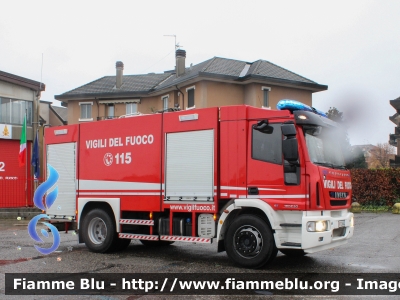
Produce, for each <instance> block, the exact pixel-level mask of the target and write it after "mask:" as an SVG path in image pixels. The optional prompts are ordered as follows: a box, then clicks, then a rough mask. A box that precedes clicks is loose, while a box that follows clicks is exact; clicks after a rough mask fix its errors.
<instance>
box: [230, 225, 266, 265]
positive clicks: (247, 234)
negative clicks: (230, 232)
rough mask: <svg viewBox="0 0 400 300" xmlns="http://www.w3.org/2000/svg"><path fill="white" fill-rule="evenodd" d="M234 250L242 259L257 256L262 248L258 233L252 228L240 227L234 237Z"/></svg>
mask: <svg viewBox="0 0 400 300" xmlns="http://www.w3.org/2000/svg"><path fill="white" fill-rule="evenodd" d="M234 243H235V249H236V251H237V253H238V254H239V255H240V256H242V257H244V258H253V257H255V256H257V255H258V254H259V253H260V251H261V248H262V237H261V234H260V232H259V231H258V230H257V229H256V228H254V227H252V226H242V227H241V228H239V229H238V230H237V231H236V233H235V235H234Z"/></svg>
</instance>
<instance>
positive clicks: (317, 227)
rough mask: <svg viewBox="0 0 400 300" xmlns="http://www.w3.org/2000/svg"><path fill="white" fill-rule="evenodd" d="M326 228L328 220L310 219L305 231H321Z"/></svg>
mask: <svg viewBox="0 0 400 300" xmlns="http://www.w3.org/2000/svg"><path fill="white" fill-rule="evenodd" d="M327 230H328V221H311V222H307V231H309V232H322V231H327Z"/></svg>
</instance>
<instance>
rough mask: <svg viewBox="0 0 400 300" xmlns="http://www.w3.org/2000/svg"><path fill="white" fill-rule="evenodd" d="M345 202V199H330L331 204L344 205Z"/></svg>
mask: <svg viewBox="0 0 400 300" xmlns="http://www.w3.org/2000/svg"><path fill="white" fill-rule="evenodd" d="M346 204H347V200H331V206H344V205H346Z"/></svg>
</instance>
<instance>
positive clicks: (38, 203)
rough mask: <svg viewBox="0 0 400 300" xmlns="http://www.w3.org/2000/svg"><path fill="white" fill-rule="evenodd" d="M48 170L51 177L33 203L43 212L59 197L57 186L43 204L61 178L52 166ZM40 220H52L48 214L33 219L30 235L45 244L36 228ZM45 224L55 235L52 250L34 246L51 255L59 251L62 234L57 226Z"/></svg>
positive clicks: (37, 192)
mask: <svg viewBox="0 0 400 300" xmlns="http://www.w3.org/2000/svg"><path fill="white" fill-rule="evenodd" d="M47 168H48V170H49V177H48V178H47V180H46V181H45V182H43V183H42V184H41V185H40V186H39V187H38V188H37V189H36V191H35V194H34V196H33V203H34V204H35V206H36V207H37V208H39V209H41V210H43V211H46V210H48V209H49V208H50V207H51V206H52V205H53V203H54V202H55V201H56V199H57V195H58V186H56V187H55V188H54V189H53V190H52V191H51V192H50V193H48V194H47V195H46V198H45V201H44V202H45V203H43V197H44V195H45V194H46V192H47V191H48V190H50V189H51V188H52V187H53V186H54V185H55V184H56V183H57V181H58V178H59V177H60V176H59V175H58V172H57V171H56V170H55V169H54V168H53V167H52V166H51V165H49V164H48V165H47ZM40 219H50V217H49V216H48V215H46V214H40V215H37V216H36V217H34V218H32V220H31V221H30V222H29V224H28V233H29V235H30V236H31V238H32V239H33V240H35V241H36V242H38V243H44V241H43V240H42V239H41V238H40V237H39V235H38V234H37V232H36V226H37V224H38V222H39V220H40ZM43 224H44V225H45V226H47V227H48V228H49V229H50V231H51V233H52V235H53V245H52V246H51V247H50V248H42V247H39V246H37V245H34V246H35V248H36V250H37V251H39V252H40V253H42V254H50V253H52V252H54V251H55V250H57V248H58V246H59V245H60V234H59V233H58V230H57V228H56V227H55V226H53V225H51V224H49V223H46V222H43ZM40 232H41V234H42V235H43V236H44V237H46V238H48V237H49V233H48V232H47V230H45V229H41V231H40Z"/></svg>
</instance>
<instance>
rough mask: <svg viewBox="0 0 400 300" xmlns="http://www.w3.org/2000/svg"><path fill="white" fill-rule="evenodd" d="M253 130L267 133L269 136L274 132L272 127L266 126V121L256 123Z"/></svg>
mask: <svg viewBox="0 0 400 300" xmlns="http://www.w3.org/2000/svg"><path fill="white" fill-rule="evenodd" d="M253 128H254V129H255V130H258V131H260V132H262V133H267V134H271V133H272V132H273V131H274V128H273V127H272V126H269V125H268V121H267V120H262V121H260V122H258V123H257V124H256V125H254V127H253Z"/></svg>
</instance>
